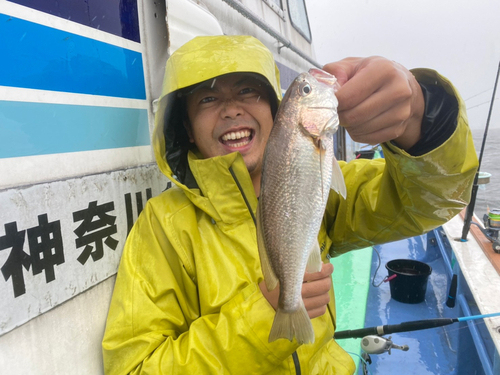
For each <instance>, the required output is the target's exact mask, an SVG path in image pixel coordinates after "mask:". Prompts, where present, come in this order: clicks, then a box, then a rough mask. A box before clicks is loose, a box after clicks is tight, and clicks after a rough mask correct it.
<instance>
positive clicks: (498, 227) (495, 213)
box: [471, 210, 500, 254]
mask: <svg viewBox="0 0 500 375" xmlns="http://www.w3.org/2000/svg"><path fill="white" fill-rule="evenodd" d="M483 223H484V228H483V227H482V226H480V225H479V224H477V223H475V222H472V223H471V224H474V225H476V226H477V227H478V228H479V230H481V232H483V234H484V235H485V236H486V238H487V239H488V240H490V241H491V242H492V247H493V251H494V252H495V253H497V254H500V238H499V236H498V234H499V232H500V210H491V211H490V212H489V213H488V214H484V216H483Z"/></svg>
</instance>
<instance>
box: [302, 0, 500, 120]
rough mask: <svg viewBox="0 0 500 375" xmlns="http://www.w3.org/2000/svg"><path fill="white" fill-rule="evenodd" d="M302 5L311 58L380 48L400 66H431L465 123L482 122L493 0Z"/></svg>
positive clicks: (498, 35)
mask: <svg viewBox="0 0 500 375" xmlns="http://www.w3.org/2000/svg"><path fill="white" fill-rule="evenodd" d="M326 4H328V5H326ZM306 5H307V11H308V14H309V19H310V22H311V31H312V35H313V43H314V46H315V49H316V59H317V60H318V62H319V63H321V64H325V63H327V62H331V61H337V60H340V59H342V58H344V57H348V56H371V55H380V56H384V57H387V58H389V59H391V60H395V61H397V62H399V63H401V64H403V65H404V66H406V67H407V68H416V67H427V68H432V69H436V70H437V71H439V72H440V73H441V74H442V75H444V76H446V77H447V78H449V79H450V80H451V81H452V82H453V84H454V85H455V86H456V87H457V88H458V89H459V91H460V93H461V95H462V97H463V98H464V99H465V103H466V105H467V109H468V116H469V122H470V125H471V127H474V128H483V129H484V126H485V124H486V119H487V115H488V110H489V105H490V101H491V97H492V94H493V86H494V83H495V76H496V73H497V69H498V64H499V61H500V1H499V0H407V1H401V0H334V1H332V0H306ZM499 85H500V84H499ZM496 97H497V100H496V101H495V105H494V110H493V115H492V118H491V121H490V127H491V128H493V127H494V128H500V99H498V98H500V88H497V92H496Z"/></svg>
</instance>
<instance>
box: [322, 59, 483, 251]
mask: <svg viewBox="0 0 500 375" xmlns="http://www.w3.org/2000/svg"><path fill="white" fill-rule="evenodd" d="M412 73H413V74H414V75H415V77H416V78H417V80H418V81H419V82H422V83H427V84H437V85H441V86H442V87H443V88H444V89H445V90H446V92H447V93H448V94H450V95H452V96H454V97H455V98H456V99H457V101H458V117H457V120H456V121H457V127H456V129H455V132H454V133H453V135H452V136H451V137H450V138H449V139H448V140H446V141H445V142H444V143H443V144H441V145H440V146H439V147H437V148H436V149H434V150H432V151H431V152H428V153H426V154H424V155H421V156H411V155H409V154H408V153H407V152H405V151H404V150H401V149H399V148H397V147H395V146H394V145H392V144H390V143H387V144H383V145H382V147H383V150H384V157H385V159H378V160H377V159H376V160H366V159H365V160H362V159H361V160H356V161H355V162H351V163H345V162H341V167H342V172H343V174H344V176H345V180H346V185H347V192H348V193H347V199H346V200H345V201H344V200H339V198H338V196H337V195H335V194H332V195H331V199H330V200H329V203H328V207H327V215H326V220H327V228H329V233H330V237H331V238H332V240H333V247H332V249H331V255H333V256H335V255H339V254H342V253H344V252H346V251H349V250H352V249H357V248H364V247H367V246H371V245H374V244H380V243H386V242H391V241H396V240H399V239H402V238H408V237H413V236H416V235H420V234H422V233H426V232H428V231H430V230H432V229H434V228H436V227H438V226H439V225H442V224H444V223H445V222H447V221H448V220H450V219H451V218H452V217H453V216H455V215H456V214H458V213H459V212H460V211H461V210H462V209H463V208H464V207H465V206H466V205H467V204H468V202H469V200H470V195H471V188H472V182H473V180H474V176H475V174H476V171H477V167H478V159H477V156H476V151H475V148H474V144H473V139H472V134H471V132H470V129H469V127H468V123H467V115H466V113H465V105H464V103H463V101H462V99H461V97H460V96H459V94H458V92H457V91H456V89H455V88H454V87H453V86H452V84H451V83H450V82H449V81H448V80H447V79H446V78H444V77H442V76H441V75H439V74H438V73H437V72H435V71H432V70H428V69H415V70H413V71H412Z"/></svg>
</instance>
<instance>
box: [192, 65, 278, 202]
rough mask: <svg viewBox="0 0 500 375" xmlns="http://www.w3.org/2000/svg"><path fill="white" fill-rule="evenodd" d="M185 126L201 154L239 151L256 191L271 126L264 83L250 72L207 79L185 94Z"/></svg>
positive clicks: (222, 153) (212, 154) (208, 156)
mask: <svg viewBox="0 0 500 375" xmlns="http://www.w3.org/2000/svg"><path fill="white" fill-rule="evenodd" d="M187 114H188V118H189V124H187V126H186V127H187V129H188V133H189V137H190V141H191V142H193V143H195V144H196V146H197V147H198V150H199V151H200V152H201V154H202V155H203V157H205V158H210V157H213V156H219V155H226V154H229V153H232V152H235V151H238V152H239V153H240V154H241V155H242V156H243V160H244V161H245V165H246V166H247V168H248V171H249V172H250V176H251V177H252V181H253V183H254V188H255V189H256V192H257V194H258V188H259V187H260V173H261V167H262V159H263V156H264V149H265V147H266V143H267V139H268V138H269V133H270V132H271V129H272V127H273V117H272V113H271V106H270V99H269V92H268V88H267V86H266V85H265V84H264V83H263V82H262V81H261V80H259V79H257V78H255V77H254V76H252V75H250V74H245V73H234V74H228V75H225V76H221V77H217V78H216V79H213V80H209V81H207V82H206V83H205V84H202V85H201V86H198V87H197V88H196V89H195V90H194V91H193V92H192V93H191V94H189V95H188V96H187Z"/></svg>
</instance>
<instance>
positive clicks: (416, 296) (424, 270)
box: [385, 259, 432, 303]
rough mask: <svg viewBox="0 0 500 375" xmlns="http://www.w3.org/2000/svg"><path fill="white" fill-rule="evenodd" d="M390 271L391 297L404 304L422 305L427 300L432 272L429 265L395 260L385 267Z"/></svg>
mask: <svg viewBox="0 0 500 375" xmlns="http://www.w3.org/2000/svg"><path fill="white" fill-rule="evenodd" d="M385 268H387V271H389V278H391V276H393V275H396V276H395V277H393V278H391V279H390V281H389V284H390V287H391V297H392V298H394V299H395V300H396V301H399V302H403V303H420V302H423V301H424V299H425V292H426V290H427V279H428V278H429V275H430V274H431V272H432V268H431V266H429V265H428V264H425V263H422V262H419V261H417V260H411V259H395V260H391V261H389V262H387V264H386V265H385Z"/></svg>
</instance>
